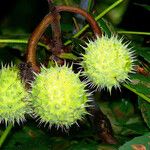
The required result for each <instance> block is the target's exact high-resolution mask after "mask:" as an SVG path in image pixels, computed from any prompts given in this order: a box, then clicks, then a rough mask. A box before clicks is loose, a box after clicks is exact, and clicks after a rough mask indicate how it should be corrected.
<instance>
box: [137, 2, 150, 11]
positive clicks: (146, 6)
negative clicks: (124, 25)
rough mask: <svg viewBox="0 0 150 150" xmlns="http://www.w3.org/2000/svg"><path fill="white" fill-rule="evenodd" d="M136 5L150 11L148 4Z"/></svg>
mask: <svg viewBox="0 0 150 150" xmlns="http://www.w3.org/2000/svg"><path fill="white" fill-rule="evenodd" d="M134 4H135V5H138V6H141V7H143V8H145V9H146V10H148V11H150V5H146V4H138V3H134Z"/></svg>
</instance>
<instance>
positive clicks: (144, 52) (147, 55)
mask: <svg viewBox="0 0 150 150" xmlns="http://www.w3.org/2000/svg"><path fill="white" fill-rule="evenodd" d="M136 53H137V54H139V55H140V56H142V57H143V58H144V59H145V60H146V61H148V62H149V63H150V49H149V47H138V48H136Z"/></svg>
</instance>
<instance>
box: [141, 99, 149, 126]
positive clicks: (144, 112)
mask: <svg viewBox="0 0 150 150" xmlns="http://www.w3.org/2000/svg"><path fill="white" fill-rule="evenodd" d="M139 108H140V110H141V113H142V117H143V118H144V121H145V122H146V124H147V126H148V127H149V128H150V103H148V102H146V101H144V100H143V99H141V98H139Z"/></svg>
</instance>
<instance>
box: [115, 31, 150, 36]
mask: <svg viewBox="0 0 150 150" xmlns="http://www.w3.org/2000/svg"><path fill="white" fill-rule="evenodd" d="M117 32H118V33H120V34H136V35H150V32H138V31H117Z"/></svg>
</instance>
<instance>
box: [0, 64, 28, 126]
mask: <svg viewBox="0 0 150 150" xmlns="http://www.w3.org/2000/svg"><path fill="white" fill-rule="evenodd" d="M27 97H28V93H27V92H26V90H25V89H24V85H23V84H22V82H21V80H20V78H19V76H18V69H17V68H16V67H15V66H14V67H9V66H7V67H2V69H1V70H0V122H5V124H8V123H12V124H14V122H15V121H16V122H18V123H20V122H23V121H24V120H25V114H26V113H31V108H30V107H29V102H28V100H27Z"/></svg>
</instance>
